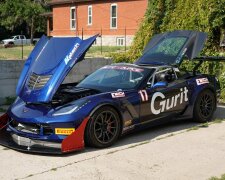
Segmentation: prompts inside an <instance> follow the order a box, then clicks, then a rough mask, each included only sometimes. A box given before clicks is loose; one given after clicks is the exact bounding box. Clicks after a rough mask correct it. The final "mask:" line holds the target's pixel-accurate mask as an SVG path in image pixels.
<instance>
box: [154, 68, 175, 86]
mask: <svg viewBox="0 0 225 180" xmlns="http://www.w3.org/2000/svg"><path fill="white" fill-rule="evenodd" d="M176 79H177V77H176V73H175V71H174V70H173V68H168V67H164V68H160V69H158V71H157V72H156V73H155V78H154V84H155V83H157V82H161V81H162V82H167V83H171V82H173V81H174V80H176Z"/></svg>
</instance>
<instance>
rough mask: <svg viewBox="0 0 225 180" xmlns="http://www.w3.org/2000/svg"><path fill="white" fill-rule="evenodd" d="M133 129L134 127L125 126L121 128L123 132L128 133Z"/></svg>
mask: <svg viewBox="0 0 225 180" xmlns="http://www.w3.org/2000/svg"><path fill="white" fill-rule="evenodd" d="M133 128H134V125H131V126H127V127H125V128H123V131H128V130H131V129H133Z"/></svg>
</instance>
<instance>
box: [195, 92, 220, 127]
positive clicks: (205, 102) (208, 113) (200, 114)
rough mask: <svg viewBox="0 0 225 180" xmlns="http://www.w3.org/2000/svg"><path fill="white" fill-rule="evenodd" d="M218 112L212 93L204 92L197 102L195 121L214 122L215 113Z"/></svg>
mask: <svg viewBox="0 0 225 180" xmlns="http://www.w3.org/2000/svg"><path fill="white" fill-rule="evenodd" d="M215 110H216V98H215V95H214V94H213V92H212V91H210V90H208V89H207V90H204V91H202V92H201V93H200V94H199V96H198V97H197V100H196V101H195V106H194V112H193V120H194V121H196V122H200V123H205V122H208V121H211V120H212V116H213V114H214V111H215Z"/></svg>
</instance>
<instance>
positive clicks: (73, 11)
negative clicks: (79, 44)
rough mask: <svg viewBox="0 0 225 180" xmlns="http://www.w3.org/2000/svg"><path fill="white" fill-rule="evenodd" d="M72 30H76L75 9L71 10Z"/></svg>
mask: <svg viewBox="0 0 225 180" xmlns="http://www.w3.org/2000/svg"><path fill="white" fill-rule="evenodd" d="M70 29H71V30H75V29H76V8H75V7H71V8H70Z"/></svg>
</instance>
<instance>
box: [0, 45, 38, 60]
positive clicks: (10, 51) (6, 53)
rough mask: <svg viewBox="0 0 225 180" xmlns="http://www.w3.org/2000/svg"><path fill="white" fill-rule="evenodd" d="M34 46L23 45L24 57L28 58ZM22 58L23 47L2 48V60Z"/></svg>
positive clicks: (0, 58)
mask: <svg viewBox="0 0 225 180" xmlns="http://www.w3.org/2000/svg"><path fill="white" fill-rule="evenodd" d="M33 48H34V46H24V47H23V59H27V57H28V55H29V54H30V52H31V51H32V49H33ZM20 59H22V47H19V46H18V47H12V48H3V47H1V48H0V60H20Z"/></svg>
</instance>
